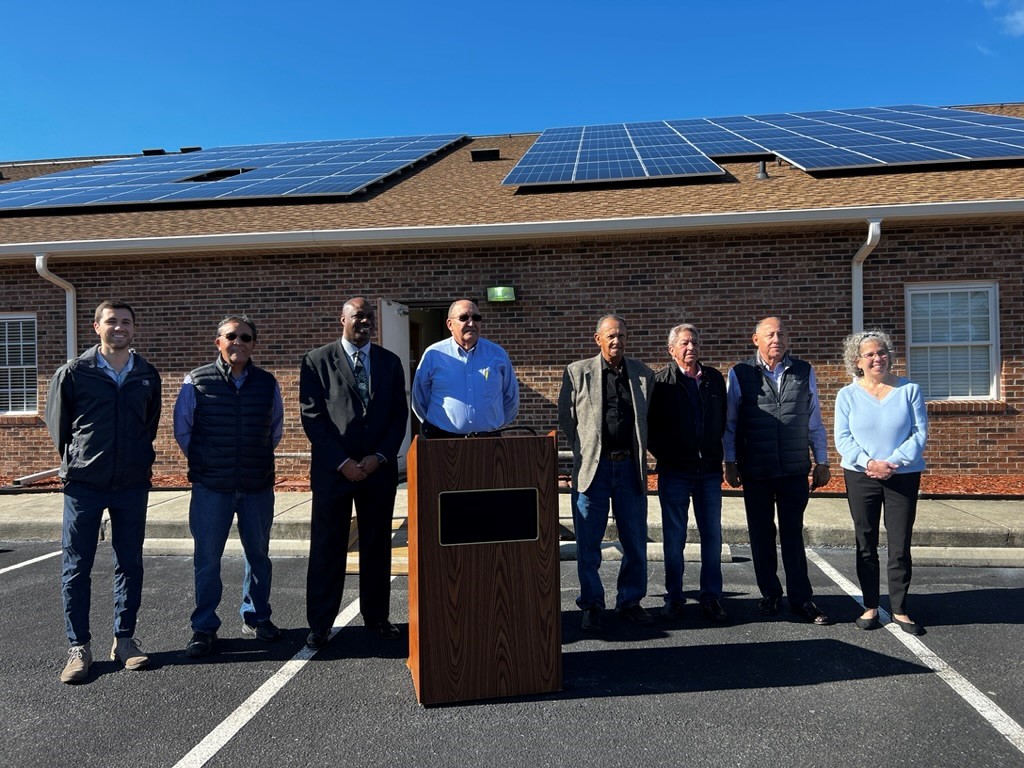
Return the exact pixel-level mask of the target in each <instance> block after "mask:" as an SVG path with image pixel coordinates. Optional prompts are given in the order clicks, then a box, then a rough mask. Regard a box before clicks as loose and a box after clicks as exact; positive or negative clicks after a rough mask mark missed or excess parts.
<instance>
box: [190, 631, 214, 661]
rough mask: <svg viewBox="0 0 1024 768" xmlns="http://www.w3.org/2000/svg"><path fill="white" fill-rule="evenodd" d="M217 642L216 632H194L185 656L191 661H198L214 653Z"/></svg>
mask: <svg viewBox="0 0 1024 768" xmlns="http://www.w3.org/2000/svg"><path fill="white" fill-rule="evenodd" d="M216 642H217V633H216V632H194V633H193V634H192V639H191V640H189V641H188V645H186V646H185V655H186V656H188V657H189V658H190V659H198V658H200V657H202V656H209V655H210V654H211V653H213V644H214V643H216Z"/></svg>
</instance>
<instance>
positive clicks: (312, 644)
mask: <svg viewBox="0 0 1024 768" xmlns="http://www.w3.org/2000/svg"><path fill="white" fill-rule="evenodd" d="M330 639H331V635H330V633H329V632H328V631H327V630H326V629H325V630H322V631H321V630H319V629H311V630H309V634H308V635H306V647H307V648H312V649H313V650H314V651H319V650H320V649H321V648H326V647H327V641H328V640H330Z"/></svg>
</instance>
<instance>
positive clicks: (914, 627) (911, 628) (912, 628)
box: [892, 616, 924, 637]
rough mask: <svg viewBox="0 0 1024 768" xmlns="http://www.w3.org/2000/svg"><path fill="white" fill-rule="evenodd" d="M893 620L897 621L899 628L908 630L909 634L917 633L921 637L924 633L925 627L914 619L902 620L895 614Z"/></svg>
mask: <svg viewBox="0 0 1024 768" xmlns="http://www.w3.org/2000/svg"><path fill="white" fill-rule="evenodd" d="M892 620H893V621H895V622H896V623H897V624H898V625H899V628H900V629H902V630H903V631H904V632H906V633H907V634H908V635H916V636H918V637H920V636H921V635H923V634H924V627H922V626H921V625H920V624H915V623H914V622H912V621H900V620H899V619H897V618H896V617H895V616H893V617H892Z"/></svg>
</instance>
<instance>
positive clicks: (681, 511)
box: [658, 469, 722, 603]
mask: <svg viewBox="0 0 1024 768" xmlns="http://www.w3.org/2000/svg"><path fill="white" fill-rule="evenodd" d="M691 498H692V499H693V518H694V520H696V522H697V531H698V532H699V533H700V599H701V601H704V600H717V599H719V598H720V597H721V596H722V475H721V474H720V473H717V472H716V473H711V472H702V473H690V472H676V471H673V470H668V469H666V470H658V499H659V500H660V501H661V522H662V530H663V531H664V534H665V591H666V596H665V602H673V601H674V602H680V603H681V602H683V599H684V598H683V569H684V568H685V566H684V564H683V547H685V546H686V522H687V514H688V512H689V510H690V499H691Z"/></svg>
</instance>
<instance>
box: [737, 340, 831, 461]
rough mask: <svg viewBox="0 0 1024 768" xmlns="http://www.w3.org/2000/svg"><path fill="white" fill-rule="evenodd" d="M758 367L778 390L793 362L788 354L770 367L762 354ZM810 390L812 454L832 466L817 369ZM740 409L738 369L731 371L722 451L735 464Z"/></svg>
mask: <svg viewBox="0 0 1024 768" xmlns="http://www.w3.org/2000/svg"><path fill="white" fill-rule="evenodd" d="M755 358H756V359H757V362H758V365H760V366H761V369H762V370H763V371H764V374H765V375H766V376H768V377H769V378H770V379H771V380H772V381H773V382H774V383H775V389H776V391H778V389H779V386H780V385H781V384H782V377H783V376H784V375H785V373H786V369H787V368H789V366H790V365H792V363H791V362H790V360H789V355H788V354H787V355H785V356H784V357H783V358H782V360H781V361H779V363H778V364H777V365H775V366H774V367H772V366H769V365H768V364H767V363H766V362H765V361H764V360H762V359H761V355H760V354H758V355H755ZM808 389H809V390H810V393H811V412H810V415H809V416H808V421H807V429H808V433H809V440H810V443H811V452H812V453H813V454H814V463H815V464H827V463H828V434H827V433H826V432H825V424H824V422H823V421H822V419H821V404H820V403H819V402H818V380H817V379H816V378H815V376H814V368H813V366H812V367H811V374H810V378H809V379H808ZM739 407H740V385H739V381H738V380H737V379H736V369H735V368H733V369H732V370H730V371H729V388H728V392H727V395H726V409H725V434H724V435H723V436H722V448H723V449H724V452H725V461H726V462H729V463H732V462H735V461H736V420H737V418H738V414H739Z"/></svg>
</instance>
